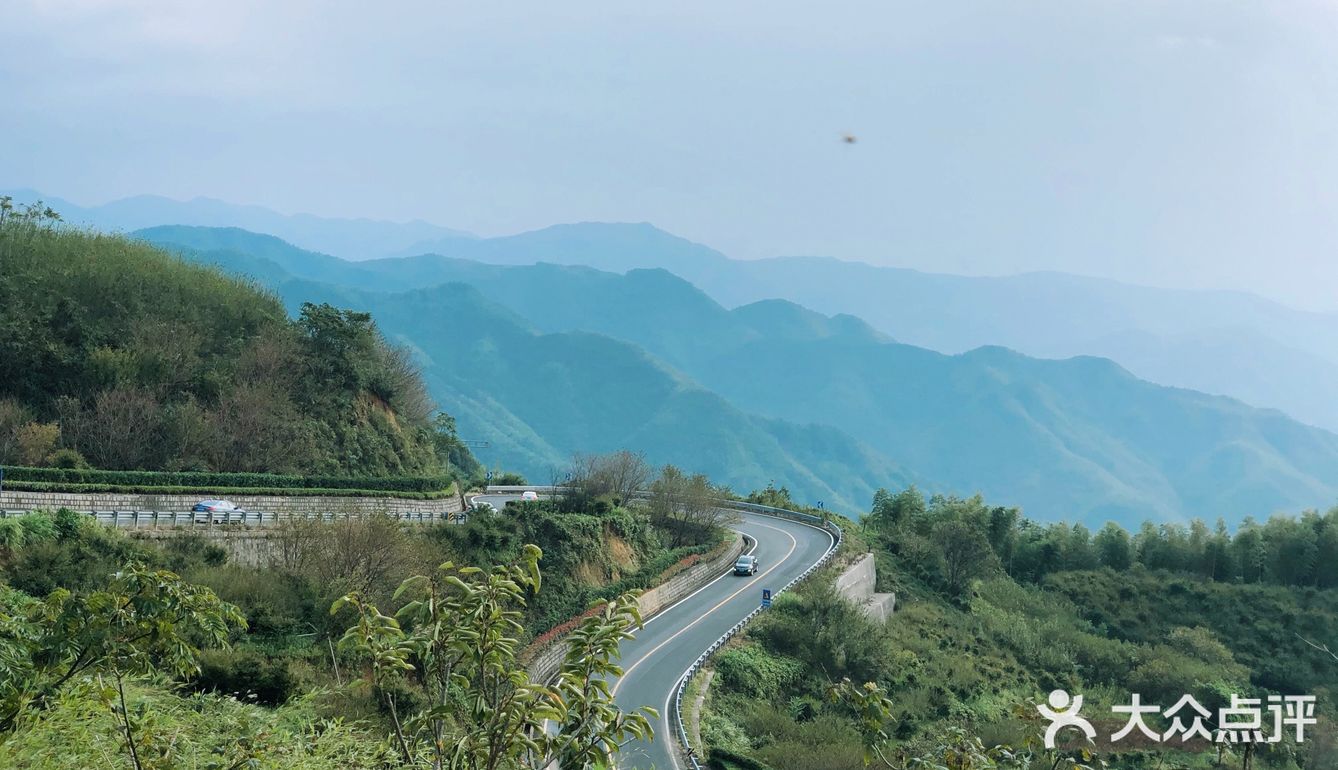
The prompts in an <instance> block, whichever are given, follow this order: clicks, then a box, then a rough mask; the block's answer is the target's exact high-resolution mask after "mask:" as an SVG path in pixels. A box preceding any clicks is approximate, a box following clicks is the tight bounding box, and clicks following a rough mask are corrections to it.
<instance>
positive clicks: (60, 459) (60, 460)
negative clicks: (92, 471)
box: [47, 447, 88, 470]
mask: <svg viewBox="0 0 1338 770" xmlns="http://www.w3.org/2000/svg"><path fill="white" fill-rule="evenodd" d="M47 465H50V466H51V467H52V468H67V469H72V470H77V469H83V468H87V467H88V461H87V460H85V459H84V456H83V455H81V454H79V453H78V452H77V451H75V450H73V449H70V448H68V447H67V448H65V449H57V450H56V451H54V452H52V453H51V456H50V457H48V458H47Z"/></svg>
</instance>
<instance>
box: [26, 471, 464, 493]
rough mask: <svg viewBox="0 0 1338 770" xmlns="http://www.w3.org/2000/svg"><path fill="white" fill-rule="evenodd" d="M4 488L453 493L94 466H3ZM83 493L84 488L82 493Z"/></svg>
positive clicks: (385, 479)
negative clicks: (22, 486) (29, 486)
mask: <svg viewBox="0 0 1338 770" xmlns="http://www.w3.org/2000/svg"><path fill="white" fill-rule="evenodd" d="M2 470H3V472H4V484H5V486H6V487H10V488H14V489H17V488H18V487H17V486H16V485H17V484H19V483H26V484H45V485H48V486H46V487H42V489H47V490H52V491H57V490H63V489H72V490H73V489H74V488H76V487H87V486H98V487H113V486H114V487H131V488H136V489H154V490H163V489H185V490H199V489H204V490H217V489H226V490H234V489H236V490H304V489H306V490H315V492H313V494H330V493H331V492H332V490H349V491H351V492H354V493H356V494H364V493H366V492H368V491H374V492H382V493H385V492H397V493H419V494H434V493H435V494H447V493H449V492H451V491H452V489H453V486H454V484H453V480H452V479H451V477H449V476H331V475H320V476H300V475H292V474H276V473H211V472H202V471H111V470H97V469H92V468H30V467H23V466H4V467H3V469H2ZM80 491H85V490H82V489H81V490H80Z"/></svg>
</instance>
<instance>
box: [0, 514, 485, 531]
mask: <svg viewBox="0 0 1338 770" xmlns="http://www.w3.org/2000/svg"><path fill="white" fill-rule="evenodd" d="M31 513H32V511H26V510H25V511H6V510H0V519H3V518H9V517H16V516H27V515H30V514H31ZM84 514H85V515H88V516H92V517H93V518H95V519H97V520H98V521H99V522H100V523H102V524H106V525H108V526H111V527H119V528H123V529H172V528H176V527H181V528H195V529H212V528H215V527H223V528H234V529H252V528H258V527H274V526H278V525H280V524H284V523H288V522H298V521H321V522H334V521H346V520H350V519H370V518H374V517H377V516H390V517H391V518H393V519H398V520H400V521H403V522H405V523H408V524H429V523H432V522H438V521H446V522H460V523H462V522H464V521H467V520H468V518H469V517H468V514H466V513H462V512H460V513H457V512H451V511H405V512H401V513H398V514H396V513H381V512H377V511H357V512H349V511H339V512H334V511H327V512H318V511H311V512H304V513H270V512H266V511H219V512H217V513H213V512H206V511H84Z"/></svg>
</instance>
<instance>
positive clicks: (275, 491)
mask: <svg viewBox="0 0 1338 770" xmlns="http://www.w3.org/2000/svg"><path fill="white" fill-rule="evenodd" d="M5 487H6V488H8V489H13V490H22V491H25V492H78V493H91V494H127V495H274V496H281V497H394V498H398V499H401V500H445V499H449V498H452V497H454V496H455V491H454V490H453V489H447V490H442V491H439V492H396V491H393V490H385V489H355V488H348V489H345V488H336V489H319V488H304V487H273V488H266V487H155V486H120V485H117V484H66V483H64V482H50V481H15V482H13V483H11V482H10V481H9V479H8V478H6V479H5Z"/></svg>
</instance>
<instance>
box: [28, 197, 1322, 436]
mask: <svg viewBox="0 0 1338 770" xmlns="http://www.w3.org/2000/svg"><path fill="white" fill-rule="evenodd" d="M21 192H23V194H24V195H27V197H29V198H32V197H35V196H37V194H36V193H32V192H31V191H21ZM21 197H22V196H21ZM49 200H50V201H52V202H53V203H55V205H56V208H58V209H61V210H65V211H67V212H68V211H75V215H74V216H72V217H71V218H72V219H75V220H76V221H77V220H79V219H80V218H81V217H82V218H83V219H84V220H88V219H89V217H90V216H92V218H93V219H94V220H96V221H94V222H93V223H94V224H97V225H99V226H101V227H114V228H120V229H138V228H142V227H146V226H151V225H160V224H174V223H186V224H202V225H210V226H240V227H244V228H246V229H248V230H252V231H258V232H268V233H273V234H276V235H279V236H282V237H284V238H285V240H288V241H290V242H292V243H294V244H297V245H299V246H301V247H302V248H306V249H314V250H315V251H318V252H322V253H330V254H336V255H338V256H340V257H343V258H348V259H357V260H362V259H368V258H375V257H384V256H387V255H389V256H404V255H415V253H424V252H435V253H438V254H440V255H443V256H446V257H450V258H457V259H465V260H471V261H480V262H487V263H492V264H534V263H536V262H552V263H557V264H568V265H586V266H590V267H595V268H598V269H601V270H607V271H612V272H616V273H623V272H627V271H628V270H633V269H641V268H664V269H667V270H669V271H670V272H672V273H674V274H675V275H679V276H681V277H683V278H685V279H687V280H688V281H690V282H691V283H693V284H694V285H696V286H698V287H700V288H701V289H702V290H703V291H704V292H706V294H708V295H709V296H711V297H712V298H713V299H715V300H716V301H718V302H719V303H720V304H722V305H724V306H726V307H736V306H739V305H746V304H751V303H753V302H756V301H758V300H763V299H788V300H791V301H793V302H796V303H798V304H800V305H803V306H804V307H808V308H811V309H813V310H815V311H817V312H820V313H824V314H849V315H853V316H857V317H859V318H862V319H863V320H865V321H867V322H868V323H869V324H871V325H872V326H873V327H874V328H876V329H878V330H879V331H881V332H883V333H885V334H888V335H890V336H892V337H894V338H896V339H898V340H901V341H903V342H906V343H908V344H913V345H920V346H923V347H928V348H931V349H933V350H939V351H942V352H946V353H957V352H963V351H966V350H971V349H973V348H976V347H979V346H981V345H1002V346H1005V347H1009V348H1012V349H1014V350H1018V351H1020V352H1023V353H1026V354H1027V355H1032V356H1039V357H1043V358H1067V357H1071V356H1075V355H1096V356H1101V357H1105V358H1110V359H1112V360H1115V361H1118V362H1119V363H1120V364H1121V365H1123V366H1124V367H1126V368H1127V369H1129V370H1130V371H1131V372H1133V373H1134V374H1136V375H1138V376H1139V377H1142V378H1144V379H1148V380H1151V381H1153V382H1158V383H1161V384H1164V385H1173V386H1178V387H1185V388H1191V389H1194V390H1200V391H1203V392H1205V393H1216V394H1220V395H1226V396H1231V397H1233V398H1238V399H1241V400H1243V401H1245V402H1246V403H1249V404H1253V405H1255V406H1262V407H1270V408H1275V409H1281V410H1283V411H1285V412H1287V413H1288V414H1290V415H1292V416H1294V417H1296V418H1298V419H1300V420H1302V421H1305V422H1308V423H1310V424H1313V425H1318V426H1321V427H1326V428H1328V429H1330V430H1338V399H1335V398H1333V397H1332V387H1331V385H1330V383H1333V382H1335V381H1338V314H1332V313H1330V314H1325V313H1311V312H1304V311H1298V310H1293V309H1291V308H1287V307H1285V306H1282V305H1279V304H1277V303H1274V302H1271V301H1269V300H1266V299H1263V298H1261V297H1257V296H1253V295H1249V294H1245V293H1240V292H1210V291H1189V290H1175V289H1157V288H1150V287H1144V286H1135V285H1129V284H1122V283H1118V282H1115V281H1110V280H1105V279H1097V278H1085V277H1081V276H1075V275H1067V274H1063V273H1029V274H1024V275H1015V276H1005V277H968V276H954V275H943V274H935V273H927V272H921V271H917V270H910V269H903V268H891V267H878V266H874V265H869V264H864V263H859V262H848V261H842V260H837V259H832V258H826V257H778V258H773V259H762V260H754V261H742V260H731V259H729V258H728V257H726V256H725V255H723V254H721V253H719V252H717V251H715V250H713V249H711V248H709V247H707V246H703V245H701V244H697V243H693V242H691V241H689V240H686V239H683V238H680V237H678V236H675V235H672V234H670V233H666V232H664V231H662V230H659V229H658V228H655V227H654V226H653V225H650V224H647V223H598V222H584V223H576V224H566V225H555V226H552V227H547V228H543V229H540V230H535V231H532V232H526V233H519V234H516V235H511V236H505V237H500V238H471V237H467V236H462V234H460V233H458V232H456V231H451V230H448V229H446V228H436V226H425V225H423V224H422V223H406V224H396V223H370V224H367V225H366V226H362V225H363V224H366V223H361V224H359V226H357V227H353V228H352V231H350V228H349V227H345V226H343V225H341V224H340V222H341V220H319V219H316V218H311V219H310V220H303V226H302V227H300V228H294V227H293V226H292V223H291V222H290V221H289V220H290V219H291V218H284V217H282V215H278V214H274V213H273V212H269V214H270V217H269V219H267V220H263V221H259V222H257V221H253V218H254V217H253V215H254V214H255V211H254V210H255V209H257V208H258V207H232V209H235V211H231V212H230V213H229V210H228V209H227V204H216V205H215V204H214V202H208V201H205V202H201V203H199V204H198V206H196V203H195V202H192V204H184V203H178V202H168V203H172V204H175V206H176V208H173V207H171V206H167V207H165V208H164V207H163V206H144V205H131V204H132V203H134V201H136V200H138V201H140V202H141V203H142V202H143V201H155V200H156V201H158V202H159V203H161V202H162V201H163V200H165V199H153V198H151V197H145V198H140V199H131V201H129V202H118V203H115V204H108V205H107V206H103V207H97V211H96V216H93V215H92V214H90V213H89V211H85V210H82V209H79V207H68V204H66V203H64V202H61V201H59V200H58V199H54V198H49ZM192 206H196V208H201V209H205V210H208V211H209V216H208V217H202V215H201V214H200V212H199V211H196V210H194V209H192ZM211 206H212V208H211ZM186 210H189V211H186ZM261 211H263V210H261ZM183 212H184V213H183ZM192 212H193V213H192ZM248 212H250V213H248ZM323 223H329V224H323ZM308 225H309V226H308ZM371 225H375V227H372V226H371ZM425 227H426V228H428V229H429V230H428V231H426V232H425V230H424V228H425ZM431 228H436V230H431Z"/></svg>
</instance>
